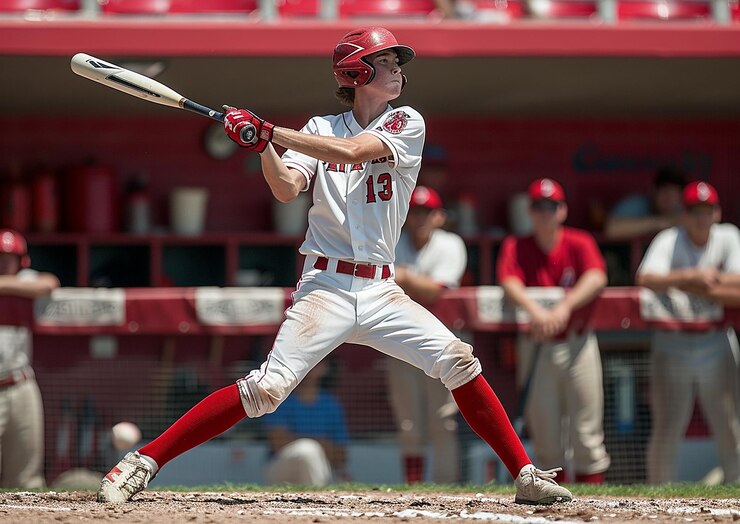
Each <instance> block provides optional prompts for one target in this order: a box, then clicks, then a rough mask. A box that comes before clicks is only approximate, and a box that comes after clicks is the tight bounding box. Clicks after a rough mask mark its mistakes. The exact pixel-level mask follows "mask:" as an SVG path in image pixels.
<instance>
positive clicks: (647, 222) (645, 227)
mask: <svg viewBox="0 0 740 524" xmlns="http://www.w3.org/2000/svg"><path fill="white" fill-rule="evenodd" d="M685 185H686V177H685V176H684V174H683V173H682V172H680V171H679V170H677V169H674V168H669V167H664V168H661V169H659V170H658V172H657V173H656V174H655V177H654V179H653V191H652V194H651V195H647V194H633V195H629V196H627V197H625V198H623V199H622V200H620V201H619V202H617V204H616V205H615V206H614V208H613V209H612V210H611V212H610V213H609V216H608V218H607V220H606V224H605V225H604V235H605V236H606V238H608V239H611V240H631V239H633V238H641V237H645V236H652V235H654V234H655V233H657V232H658V231H661V230H663V229H666V228H669V227H672V226H675V225H676V224H678V223H679V221H680V220H681V211H682V207H681V192H682V191H683V188H684V186H685Z"/></svg>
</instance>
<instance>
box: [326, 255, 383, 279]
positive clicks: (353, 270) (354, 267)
mask: <svg viewBox="0 0 740 524" xmlns="http://www.w3.org/2000/svg"><path fill="white" fill-rule="evenodd" d="M313 267H314V269H320V270H322V271H325V270H326V269H328V268H329V259H328V258H326V257H318V258H317V259H316V262H314V265H313ZM378 268H381V273H380V278H382V279H386V278H388V277H390V276H391V267H390V266H376V265H374V264H353V263H352V262H346V261H344V260H337V273H344V274H345V275H353V276H356V277H359V278H375V274H376V273H377V269H378Z"/></svg>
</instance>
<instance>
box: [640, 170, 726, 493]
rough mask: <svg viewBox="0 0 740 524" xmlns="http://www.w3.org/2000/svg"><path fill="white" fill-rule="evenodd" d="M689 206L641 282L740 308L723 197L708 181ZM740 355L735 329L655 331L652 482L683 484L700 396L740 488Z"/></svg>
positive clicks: (656, 249)
mask: <svg viewBox="0 0 740 524" xmlns="http://www.w3.org/2000/svg"><path fill="white" fill-rule="evenodd" d="M683 203H684V207H685V211H684V220H683V225H681V226H676V227H672V228H669V229H666V230H664V231H661V232H660V233H658V235H657V236H656V237H655V238H654V239H653V241H652V243H651V244H650V247H649V248H648V250H647V252H646V253H645V257H644V258H643V260H642V263H641V264H640V267H639V268H638V270H637V284H638V285H640V286H645V287H648V288H650V289H652V290H653V291H656V292H665V291H666V290H668V289H669V288H677V289H680V290H683V291H687V292H689V293H691V294H694V295H699V296H702V297H705V298H707V299H710V300H713V301H717V302H720V303H723V304H732V305H738V304H740V231H738V228H737V227H736V226H735V225H733V224H720V223H719V221H720V216H721V211H720V206H719V196H718V195H717V191H716V190H715V189H714V187H712V186H711V185H709V184H708V183H706V182H692V183H690V184H688V185H687V186H686V188H685V189H684V192H683ZM738 356H739V352H738V341H737V337H736V335H735V331H734V330H733V329H732V328H731V327H730V328H715V329H709V330H707V331H695V330H692V331H686V330H682V331H667V330H655V331H654V332H653V335H652V353H651V370H652V371H651V379H652V381H651V387H652V389H651V408H652V416H653V421H652V434H651V436H650V443H649V445H648V482H651V483H663V482H671V481H675V480H676V476H675V465H676V454H677V452H678V445H679V443H680V442H681V439H682V438H683V435H684V433H685V431H686V426H687V425H688V423H689V419H690V418H691V413H692V411H693V408H694V399H695V396H696V395H698V398H699V403H700V404H701V407H702V411H703V412H704V415H705V416H706V418H707V421H708V422H709V426H710V428H711V429H712V433H713V434H714V437H715V438H716V439H717V447H718V450H719V460H720V465H721V466H722V469H723V471H724V482H726V483H733V482H740V422H739V421H738V404H737V399H738V396H737V395H738Z"/></svg>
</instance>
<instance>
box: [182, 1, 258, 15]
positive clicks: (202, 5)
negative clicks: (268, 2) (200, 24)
mask: <svg viewBox="0 0 740 524" xmlns="http://www.w3.org/2000/svg"><path fill="white" fill-rule="evenodd" d="M256 10H257V0H170V13H251V12H253V11H256Z"/></svg>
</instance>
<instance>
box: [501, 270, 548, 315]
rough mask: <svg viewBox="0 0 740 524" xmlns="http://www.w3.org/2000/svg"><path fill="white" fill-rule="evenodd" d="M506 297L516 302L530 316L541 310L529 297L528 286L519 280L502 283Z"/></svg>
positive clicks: (511, 279) (510, 279)
mask: <svg viewBox="0 0 740 524" xmlns="http://www.w3.org/2000/svg"><path fill="white" fill-rule="evenodd" d="M501 287H502V288H503V289H504V293H505V294H506V297H507V298H508V299H509V300H511V301H512V302H514V303H515V304H516V305H517V306H519V307H522V308H524V310H525V311H526V312H527V313H529V315H530V316H534V314H535V312H537V311H538V310H539V309H541V307H542V306H540V305H539V304H538V303H537V301H535V300H534V299H532V298H531V297H530V296H529V295H527V288H526V286H525V285H524V284H523V283H522V282H521V281H520V280H519V279H518V278H507V279H505V280H503V281H502V282H501Z"/></svg>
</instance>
